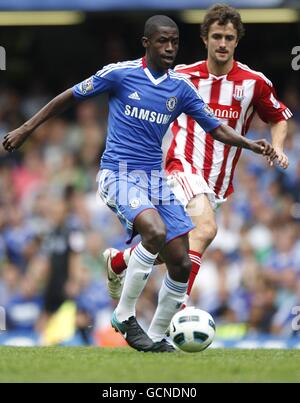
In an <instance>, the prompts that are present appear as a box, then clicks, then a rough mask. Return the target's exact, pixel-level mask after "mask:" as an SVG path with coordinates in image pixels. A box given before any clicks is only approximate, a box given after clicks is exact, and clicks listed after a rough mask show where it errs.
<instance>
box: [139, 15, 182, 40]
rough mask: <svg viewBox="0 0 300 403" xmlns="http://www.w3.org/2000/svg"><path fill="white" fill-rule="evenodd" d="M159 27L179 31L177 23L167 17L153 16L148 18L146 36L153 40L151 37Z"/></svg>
mask: <svg viewBox="0 0 300 403" xmlns="http://www.w3.org/2000/svg"><path fill="white" fill-rule="evenodd" d="M159 27H171V28H176V29H177V30H178V26H177V24H176V22H175V21H173V20H172V19H171V18H169V17H167V16H166V15H153V17H150V18H148V20H147V21H146V23H145V27H144V36H146V37H147V38H151V36H152V35H153V34H154V33H155V32H157V30H158V28H159Z"/></svg>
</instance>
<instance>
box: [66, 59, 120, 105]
mask: <svg viewBox="0 0 300 403" xmlns="http://www.w3.org/2000/svg"><path fill="white" fill-rule="evenodd" d="M116 66H117V65H116V64H110V65H108V66H105V67H103V69H102V70H99V71H98V72H97V73H96V74H94V75H93V76H91V77H89V78H87V79H86V80H84V81H82V82H80V83H78V84H76V85H74V87H73V89H72V90H73V95H74V97H75V98H79V99H84V98H90V97H93V96H95V95H98V94H101V93H103V92H113V91H114V90H115V88H116V86H117V84H118V83H119V82H120V81H121V79H122V77H121V74H120V69H117V68H115V67H116ZM121 71H122V70H121Z"/></svg>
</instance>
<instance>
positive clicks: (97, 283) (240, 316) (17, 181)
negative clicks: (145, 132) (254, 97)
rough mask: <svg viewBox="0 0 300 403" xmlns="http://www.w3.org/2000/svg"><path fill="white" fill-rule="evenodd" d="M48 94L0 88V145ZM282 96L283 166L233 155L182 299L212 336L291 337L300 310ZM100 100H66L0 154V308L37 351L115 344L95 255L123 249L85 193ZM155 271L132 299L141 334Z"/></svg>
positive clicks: (116, 228) (299, 109) (101, 122)
mask: <svg viewBox="0 0 300 403" xmlns="http://www.w3.org/2000/svg"><path fill="white" fill-rule="evenodd" d="M50 98H51V97H50V94H48V95H47V94H46V92H45V91H42V90H41V87H39V86H38V85H36V86H35V85H32V87H31V91H30V92H27V93H22V94H20V93H18V92H17V91H15V90H13V89H12V88H2V90H1V92H0V134H1V138H3V136H4V135H5V134H6V133H7V132H8V131H10V130H12V129H14V128H16V127H18V126H19V125H20V124H22V123H23V122H24V121H25V120H26V119H28V118H29V117H31V116H32V115H33V114H34V112H36V111H37V110H38V109H39V108H40V107H41V106H43V105H44V104H45V103H46V102H47V101H48V100H49V99H50ZM283 100H284V101H285V103H286V104H287V105H288V106H289V107H290V109H291V110H292V111H293V112H294V115H295V118H294V119H293V121H291V122H290V124H289V135H288V140H287V143H286V153H287V155H288V157H289V160H290V167H289V169H288V170H287V171H283V170H282V169H279V168H277V167H269V166H268V165H267V162H266V161H264V159H262V158H261V157H259V156H256V155H254V154H252V153H250V152H244V154H243V156H242V158H241V161H240V163H239V166H238V170H237V175H236V178H235V194H234V195H233V196H231V197H230V200H228V202H226V203H225V204H223V205H222V207H221V208H220V209H219V211H218V213H217V214H218V224H219V232H218V235H217V238H216V240H215V241H214V242H213V244H212V246H211V247H210V249H209V250H208V252H207V254H206V255H205V257H204V259H203V266H202V268H201V271H200V274H199V276H198V279H197V282H196V286H195V288H194V291H193V294H192V301H191V303H192V304H193V305H195V306H197V307H199V308H202V309H205V310H207V311H209V312H210V313H211V314H212V315H213V316H214V317H215V319H216V322H217V324H218V329H219V335H220V337H229V336H232V334H242V335H245V334H254V335H257V334H265V333H267V334H276V335H284V336H293V335H294V336H297V335H298V334H299V333H297V331H296V330H293V328H292V325H291V323H292V320H293V318H294V317H295V310H293V309H294V307H297V306H300V225H299V223H300V159H299V155H300V100H299V98H298V95H297V93H296V92H294V90H293V89H287V91H286V94H285V97H284V99H283ZM106 101H107V100H106V98H105V97H99V98H95V99H94V100H92V101H86V102H84V103H81V104H78V105H77V106H76V107H75V108H74V109H73V110H72V111H69V112H68V113H66V114H64V115H62V116H60V117H57V118H54V119H52V120H51V121H49V122H48V123H45V124H44V125H43V126H41V127H40V128H39V129H37V130H36V132H35V134H34V135H33V137H32V138H31V139H30V140H29V141H28V142H27V143H26V144H25V145H24V146H23V148H22V149H21V150H19V151H17V152H15V153H12V154H8V153H6V152H5V151H4V150H3V148H2V146H1V147H0V306H1V307H4V308H5V312H6V327H7V331H30V332H37V334H38V335H39V338H40V341H41V343H43V344H52V343H54V344H55V343H59V342H62V341H64V340H66V339H68V337H71V336H73V335H76V337H78V339H79V340H80V342H81V343H87V344H89V343H91V342H95V343H97V344H100V345H110V344H112V345H113V344H114V343H115V344H116V345H119V344H120V343H121V341H120V339H118V338H116V337H117V336H116V335H115V334H113V333H112V331H111V328H110V326H109V319H110V314H111V312H112V310H113V308H114V302H113V301H111V300H110V298H109V296H108V294H107V290H106V286H105V269H104V262H103V260H102V255H101V252H102V251H103V250H104V249H105V248H106V247H108V246H111V247H116V248H121V249H122V248H124V247H125V234H124V231H123V229H122V227H121V225H120V224H119V222H118V220H117V219H116V218H115V216H114V215H113V214H112V213H111V212H110V210H109V209H108V208H107V207H106V206H104V205H103V203H102V202H101V200H100V199H99V198H98V197H97V182H96V176H97V172H98V169H99V160H100V156H101V153H102V152H103V149H104V147H105V133H106V114H107V102H106ZM249 137H252V138H263V137H267V138H270V134H269V130H268V127H267V126H266V125H265V124H264V123H263V122H261V121H260V120H259V119H255V120H254V122H253V124H252V127H251V129H250V133H249ZM163 274H164V268H163V267H157V268H154V270H153V273H152V276H151V278H150V280H149V282H148V284H147V287H146V289H145V291H144V293H143V295H142V297H141V299H140V301H139V305H138V317H139V319H140V321H141V322H142V323H143V325H144V326H145V327H146V326H147V325H148V324H149V322H150V320H151V318H152V315H153V312H154V309H155V306H156V301H157V293H158V289H159V287H160V282H161V279H162V276H163ZM299 311H300V308H299Z"/></svg>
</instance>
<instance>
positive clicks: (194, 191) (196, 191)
mask: <svg viewBox="0 0 300 403" xmlns="http://www.w3.org/2000/svg"><path fill="white" fill-rule="evenodd" d="M168 185H169V186H170V188H171V189H172V191H173V193H174V194H175V196H176V198H177V199H178V200H179V201H180V202H181V203H182V204H183V205H184V207H187V205H188V204H189V202H190V201H191V200H192V199H193V198H194V197H195V196H198V195H201V194H206V195H207V197H208V200H209V201H210V204H211V207H212V209H213V210H214V211H215V210H216V209H217V208H218V207H219V206H220V205H221V204H223V203H224V202H225V201H226V200H227V199H218V198H217V197H216V195H215V192H214V191H213V190H212V189H211V188H210V187H209V186H208V184H207V183H206V181H205V179H204V178H203V177H202V176H201V175H199V174H191V173H189V174H188V173H186V172H178V171H177V172H172V173H171V174H170V175H168Z"/></svg>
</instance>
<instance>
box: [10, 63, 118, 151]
mask: <svg viewBox="0 0 300 403" xmlns="http://www.w3.org/2000/svg"><path fill="white" fill-rule="evenodd" d="M116 66H117V65H109V66H105V67H104V68H103V69H102V70H99V71H98V72H97V73H96V74H95V75H93V76H91V77H89V78H88V79H86V80H84V81H82V82H81V83H79V84H77V85H75V86H74V87H73V88H69V89H67V90H66V91H64V92H62V93H61V94H59V95H58V96H56V97H55V98H53V99H52V100H51V101H50V102H49V103H48V104H47V105H45V106H44V107H43V108H42V109H41V110H39V111H38V112H37V113H36V114H35V115H34V116H33V117H32V118H31V119H29V120H28V121H27V122H25V123H24V124H23V125H22V126H20V127H18V128H17V129H15V130H13V131H11V132H9V133H7V134H6V135H5V137H4V141H3V147H4V149H5V150H6V151H8V152H12V151H14V150H16V149H18V148H19V147H21V145H22V144H23V143H24V142H25V141H26V140H27V139H28V137H29V136H30V135H31V134H32V133H33V132H34V130H35V129H36V128H38V127H39V126H40V125H41V124H42V123H44V122H46V121H47V120H49V119H50V118H52V117H54V116H56V115H59V114H61V113H62V112H64V111H65V110H66V109H68V108H69V107H71V106H73V105H74V104H75V103H76V102H77V101H82V100H85V99H87V98H90V97H93V96H95V95H97V94H100V93H103V92H109V91H113V90H114V89H115V86H116V83H118V82H119V80H120V77H121V76H120V74H119V73H118V71H119V69H118V68H117V67H116Z"/></svg>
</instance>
